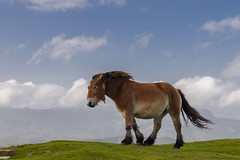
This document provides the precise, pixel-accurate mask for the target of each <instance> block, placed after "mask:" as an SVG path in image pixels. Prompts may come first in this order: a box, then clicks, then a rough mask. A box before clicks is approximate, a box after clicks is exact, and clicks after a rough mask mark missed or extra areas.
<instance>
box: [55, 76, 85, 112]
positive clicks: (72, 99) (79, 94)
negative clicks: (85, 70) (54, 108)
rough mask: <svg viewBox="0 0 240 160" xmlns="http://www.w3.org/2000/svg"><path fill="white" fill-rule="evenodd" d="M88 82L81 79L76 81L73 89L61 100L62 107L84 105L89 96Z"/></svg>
mask: <svg viewBox="0 0 240 160" xmlns="http://www.w3.org/2000/svg"><path fill="white" fill-rule="evenodd" d="M86 86H87V81H86V80H85V79H79V80H77V81H75V82H74V83H73V85H72V87H71V88H70V89H69V90H68V91H67V92H66V93H65V94H64V95H63V96H62V97H61V99H60V100H59V104H60V106H69V107H75V106H78V105H79V104H82V101H83V100H84V99H86V95H87V89H86V88H87V87H86Z"/></svg>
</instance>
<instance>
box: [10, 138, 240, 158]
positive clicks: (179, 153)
mask: <svg viewBox="0 0 240 160" xmlns="http://www.w3.org/2000/svg"><path fill="white" fill-rule="evenodd" d="M172 147H173V145H153V146H137V145H135V144H132V145H128V146H121V145H120V144H111V143H101V142H79V141H51V142H48V143H41V144H30V145H20V146H14V147H8V148H7V149H13V150H16V155H15V156H13V157H12V158H11V159H22V160H23V159H24V160H25V159H26V160H27V159H28V160H30V159H31V160H45V159H46V160H47V159H49V160H63V159H66V160H80V159H83V160H88V159H111V160H113V159H114V160H117V159H119V160H123V159H125V160H131V159H141V160H142V159H160V160H164V159H166V160H171V159H174V160H186V159H191V160H198V159H199V160H203V159H205V160H209V159H216V160H220V159H229V160H230V159H231V160H233V159H236V160H239V159H240V139H227V140H213V141H206V142H194V143H186V144H185V145H184V147H182V148H181V149H180V150H177V149H173V148H172Z"/></svg>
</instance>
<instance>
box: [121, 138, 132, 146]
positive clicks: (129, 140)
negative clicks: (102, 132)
mask: <svg viewBox="0 0 240 160" xmlns="http://www.w3.org/2000/svg"><path fill="white" fill-rule="evenodd" d="M131 143H132V137H128V138H125V139H124V140H122V143H121V145H123V146H125V145H129V144H131Z"/></svg>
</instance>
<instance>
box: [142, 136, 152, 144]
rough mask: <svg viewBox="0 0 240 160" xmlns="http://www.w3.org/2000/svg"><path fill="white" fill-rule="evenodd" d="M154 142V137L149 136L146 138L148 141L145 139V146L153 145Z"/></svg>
mask: <svg viewBox="0 0 240 160" xmlns="http://www.w3.org/2000/svg"><path fill="white" fill-rule="evenodd" d="M154 142H155V140H154V139H153V138H151V137H148V139H147V140H146V141H144V144H143V145H144V146H151V145H153V144H154Z"/></svg>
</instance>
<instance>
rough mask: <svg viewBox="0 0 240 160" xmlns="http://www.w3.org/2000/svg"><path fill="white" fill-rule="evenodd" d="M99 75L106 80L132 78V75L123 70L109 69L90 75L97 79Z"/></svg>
mask: <svg viewBox="0 0 240 160" xmlns="http://www.w3.org/2000/svg"><path fill="white" fill-rule="evenodd" d="M100 75H104V76H105V78H106V81H110V80H113V79H114V80H118V79H121V80H130V79H133V77H132V76H131V75H130V74H129V73H126V72H123V71H111V72H106V73H98V74H96V75H94V76H93V77H92V79H97V78H98V77H99V76H100Z"/></svg>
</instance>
